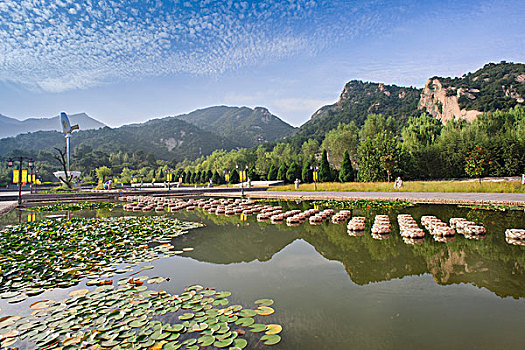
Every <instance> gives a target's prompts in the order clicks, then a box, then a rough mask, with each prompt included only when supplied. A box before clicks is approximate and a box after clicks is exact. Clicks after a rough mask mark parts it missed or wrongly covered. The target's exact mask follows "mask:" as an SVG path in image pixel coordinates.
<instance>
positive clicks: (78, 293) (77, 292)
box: [69, 288, 89, 297]
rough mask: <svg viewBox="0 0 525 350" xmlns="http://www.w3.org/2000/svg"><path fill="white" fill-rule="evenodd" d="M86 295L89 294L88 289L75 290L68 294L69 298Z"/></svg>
mask: <svg viewBox="0 0 525 350" xmlns="http://www.w3.org/2000/svg"><path fill="white" fill-rule="evenodd" d="M87 293H89V289H85V288H84V289H77V290H73V291H71V292H70V293H69V296H70V297H80V296H84V295H86V294H87Z"/></svg>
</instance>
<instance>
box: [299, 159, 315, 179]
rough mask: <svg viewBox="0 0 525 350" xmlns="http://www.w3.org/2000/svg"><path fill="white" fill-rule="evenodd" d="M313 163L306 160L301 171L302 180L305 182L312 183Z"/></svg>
mask: <svg viewBox="0 0 525 350" xmlns="http://www.w3.org/2000/svg"><path fill="white" fill-rule="evenodd" d="M310 165H311V163H310V162H309V161H305V162H304V163H303V170H302V171H301V180H302V181H303V182H304V183H310V182H312V181H313V176H312V170H311V169H310Z"/></svg>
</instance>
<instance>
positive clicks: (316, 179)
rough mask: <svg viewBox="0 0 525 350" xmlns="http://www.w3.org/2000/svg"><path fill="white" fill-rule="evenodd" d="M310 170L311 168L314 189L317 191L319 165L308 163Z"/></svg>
mask: <svg viewBox="0 0 525 350" xmlns="http://www.w3.org/2000/svg"><path fill="white" fill-rule="evenodd" d="M310 170H313V180H314V190H315V191H317V181H318V180H319V167H317V166H316V167H314V166H311V165H310Z"/></svg>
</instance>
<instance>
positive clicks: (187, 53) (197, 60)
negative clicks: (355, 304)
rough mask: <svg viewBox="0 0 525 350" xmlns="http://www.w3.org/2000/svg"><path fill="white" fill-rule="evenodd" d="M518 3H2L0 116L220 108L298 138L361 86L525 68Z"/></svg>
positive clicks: (130, 114)
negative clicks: (253, 116) (276, 122)
mask: <svg viewBox="0 0 525 350" xmlns="http://www.w3.org/2000/svg"><path fill="white" fill-rule="evenodd" d="M522 10H523V1H522V0H519V1H515V0H505V1H501V0H475V1H471V0H465V1H461V0H454V1H449V0H440V1H432V0H404V1H382V0H346V1H345V0H322V1H321V0H281V1H279V0H272V1H233V0H225V1H214V0H202V1H189V0H187V1H185V0H182V1H177V0H128V1H117V0H83V1H79V0H0V114H3V115H6V116H9V117H13V118H17V119H25V118H29V117H52V116H55V115H58V114H59V112H60V111H66V112H68V113H70V114H74V113H79V112H85V113H87V114H88V115H90V116H91V117H93V118H95V119H97V120H100V121H101V122H103V123H105V124H107V125H109V126H112V127H116V126H120V125H123V124H128V123H136V122H143V121H146V120H149V119H152V118H160V117H165V116H170V115H178V114H182V113H187V112H190V111H193V110H195V109H200V108H205V107H209V106H214V105H228V106H248V107H256V106H263V107H266V108H268V109H269V110H270V111H271V112H272V113H273V114H275V115H277V116H278V117H280V118H281V119H283V120H285V121H286V122H288V123H290V124H292V125H294V126H299V125H301V124H302V123H304V122H305V121H307V120H308V119H309V118H310V116H311V115H312V114H313V113H314V112H315V111H316V110H317V109H318V108H319V107H321V106H323V105H325V104H331V103H334V102H335V101H336V100H337V99H338V97H339V94H340V93H341V91H342V88H343V87H344V85H345V83H346V82H348V81H350V80H354V79H361V80H364V81H373V82H383V83H387V84H396V85H401V86H417V87H422V86H423V85H424V83H425V81H426V80H427V79H428V78H430V77H432V76H461V75H463V74H464V73H466V72H469V71H475V70H476V69H478V68H481V67H482V66H483V65H484V64H485V63H488V62H499V61H501V60H506V61H507V62H525V30H523V29H524V26H523V18H522V15H523V11H522Z"/></svg>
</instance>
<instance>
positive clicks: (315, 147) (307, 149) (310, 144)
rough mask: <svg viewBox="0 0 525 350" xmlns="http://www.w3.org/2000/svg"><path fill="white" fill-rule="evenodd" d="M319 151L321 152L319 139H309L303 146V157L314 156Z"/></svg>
mask: <svg viewBox="0 0 525 350" xmlns="http://www.w3.org/2000/svg"><path fill="white" fill-rule="evenodd" d="M317 152H319V141H317V140H315V139H308V141H305V142H304V143H303V145H302V146H301V153H302V154H303V159H309V158H310V157H313V156H314V155H315V154H316V153H317Z"/></svg>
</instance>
